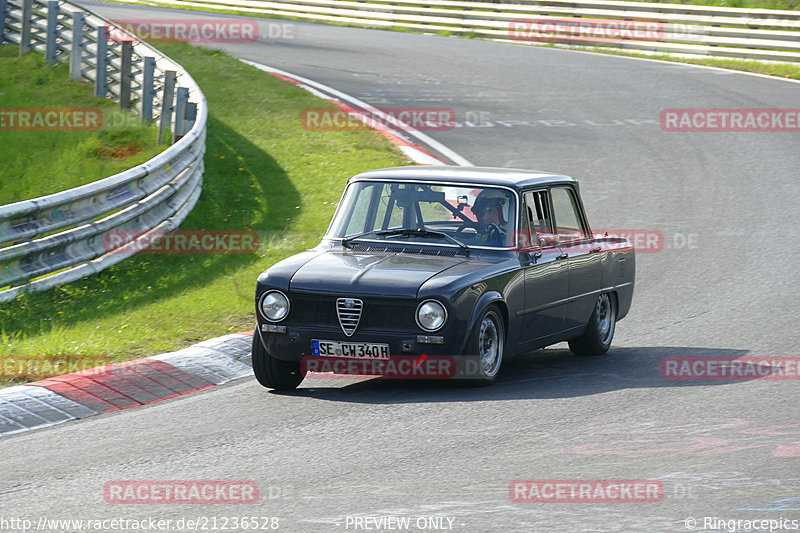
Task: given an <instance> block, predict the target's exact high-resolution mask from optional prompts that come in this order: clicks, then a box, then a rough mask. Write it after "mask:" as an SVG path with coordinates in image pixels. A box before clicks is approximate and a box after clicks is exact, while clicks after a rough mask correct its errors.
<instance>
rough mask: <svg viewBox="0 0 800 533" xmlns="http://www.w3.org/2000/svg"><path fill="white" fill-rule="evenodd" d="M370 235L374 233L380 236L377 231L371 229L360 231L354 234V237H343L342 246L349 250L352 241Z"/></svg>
mask: <svg viewBox="0 0 800 533" xmlns="http://www.w3.org/2000/svg"><path fill="white" fill-rule="evenodd" d="M370 233H375V234H377V235H380V233H378V230H374V229H371V230H369V231H362V232H361V233H356V234H355V235H351V236H350V237H345V238H344V239H342V246H346V247H348V248H349V246H348V245H349V244H350V243H351V242H352V241H354V240H356V239H360V238H361V237H364V236H365V235H369V234H370Z"/></svg>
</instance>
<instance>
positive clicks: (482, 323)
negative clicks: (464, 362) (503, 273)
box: [465, 305, 506, 386]
mask: <svg viewBox="0 0 800 533" xmlns="http://www.w3.org/2000/svg"><path fill="white" fill-rule="evenodd" d="M505 341H506V327H505V322H504V321H503V315H502V314H501V313H500V309H498V307H497V306H496V305H488V306H486V308H484V310H483V311H481V314H480V316H478V320H477V321H476V322H475V327H474V328H473V330H472V333H471V334H470V336H469V341H468V343H467V352H466V353H467V354H468V355H477V356H478V357H479V365H478V373H479V375H478V377H476V378H473V379H468V380H465V381H466V384H468V385H471V386H487V385H491V384H492V383H494V380H495V378H497V374H498V372H500V366H501V365H502V364H503V352H504V351H505Z"/></svg>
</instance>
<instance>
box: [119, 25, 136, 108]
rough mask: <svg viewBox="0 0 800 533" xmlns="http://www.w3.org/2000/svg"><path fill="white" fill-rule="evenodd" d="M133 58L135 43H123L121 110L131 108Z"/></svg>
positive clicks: (120, 87)
mask: <svg viewBox="0 0 800 533" xmlns="http://www.w3.org/2000/svg"><path fill="white" fill-rule="evenodd" d="M132 58H133V43H132V42H131V41H125V42H123V43H122V65H121V66H120V69H119V109H120V111H127V110H128V108H129V107H130V106H131V60H132Z"/></svg>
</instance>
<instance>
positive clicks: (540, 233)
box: [522, 191, 555, 247]
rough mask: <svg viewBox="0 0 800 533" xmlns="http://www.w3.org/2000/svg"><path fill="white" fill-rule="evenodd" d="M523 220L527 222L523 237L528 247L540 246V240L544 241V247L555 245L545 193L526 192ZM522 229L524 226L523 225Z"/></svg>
mask: <svg viewBox="0 0 800 533" xmlns="http://www.w3.org/2000/svg"><path fill="white" fill-rule="evenodd" d="M523 203H524V209H523V213H522V216H523V219H524V220H526V221H527V225H528V228H529V230H530V231H529V232H528V233H527V235H524V236H523V239H524V238H526V237H527V239H528V242H529V243H530V246H539V245H541V244H542V242H541V241H540V239H541V238H544V239H545V242H544V246H545V247H547V246H554V245H555V235H554V234H553V227H552V223H551V216H550V204H549V203H548V201H547V191H532V192H526V193H525V194H524V195H523ZM523 227H525V225H524V224H523Z"/></svg>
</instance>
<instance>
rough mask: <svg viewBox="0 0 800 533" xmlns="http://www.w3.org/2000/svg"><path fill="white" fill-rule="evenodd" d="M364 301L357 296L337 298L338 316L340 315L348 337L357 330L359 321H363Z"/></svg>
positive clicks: (340, 321)
mask: <svg viewBox="0 0 800 533" xmlns="http://www.w3.org/2000/svg"><path fill="white" fill-rule="evenodd" d="M363 308H364V302H362V301H361V300H359V299H357V298H339V299H338V300H336V316H338V317H339V325H340V326H342V331H344V334H345V335H347V336H348V337H349V336H351V335H352V334H353V333H355V332H356V328H357V327H358V323H359V322H360V321H361V310H362V309H363Z"/></svg>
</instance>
